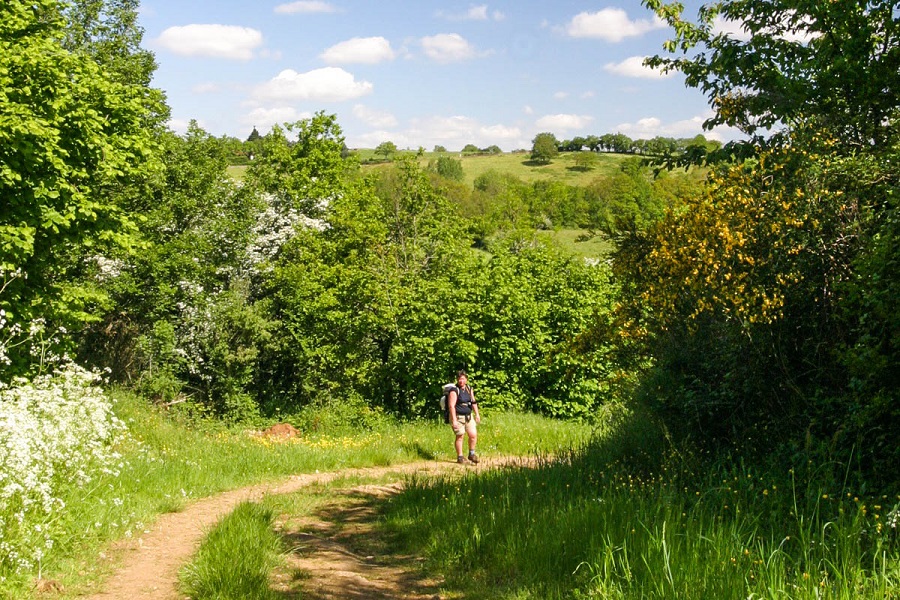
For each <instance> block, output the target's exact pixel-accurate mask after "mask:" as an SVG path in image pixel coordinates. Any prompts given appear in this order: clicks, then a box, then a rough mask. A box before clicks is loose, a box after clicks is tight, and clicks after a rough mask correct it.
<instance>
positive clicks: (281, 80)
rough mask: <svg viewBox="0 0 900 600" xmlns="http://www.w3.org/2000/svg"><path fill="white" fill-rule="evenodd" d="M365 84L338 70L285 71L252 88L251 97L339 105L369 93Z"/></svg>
mask: <svg viewBox="0 0 900 600" xmlns="http://www.w3.org/2000/svg"><path fill="white" fill-rule="evenodd" d="M373 87H374V86H373V85H372V84H371V83H369V82H368V81H356V79H355V78H354V77H353V75H352V74H351V73H348V72H347V71H345V70H343V69H341V68H338V67H325V68H322V69H314V70H312V71H308V72H306V73H298V72H297V71H294V70H293V69H285V70H284V71H282V72H281V73H279V74H278V75H277V76H276V77H275V78H274V79H271V80H269V81H267V82H266V83H264V84H262V85H260V86H259V87H257V89H256V93H255V96H256V97H257V98H260V99H263V100H279V101H291V100H315V101H320V102H339V101H341V100H349V99H351V98H359V97H360V96H365V95H366V94H369V93H371V92H372V89H373Z"/></svg>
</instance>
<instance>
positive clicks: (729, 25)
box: [712, 15, 750, 42]
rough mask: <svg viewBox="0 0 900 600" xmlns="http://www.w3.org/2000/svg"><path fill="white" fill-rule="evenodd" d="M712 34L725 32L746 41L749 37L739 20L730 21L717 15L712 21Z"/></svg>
mask: <svg viewBox="0 0 900 600" xmlns="http://www.w3.org/2000/svg"><path fill="white" fill-rule="evenodd" d="M712 33H713V35H719V34H723V33H724V34H725V35H727V36H729V37H732V38H734V39H736V40H742V41H745V42H746V41H747V40H749V39H750V32H749V31H747V30H746V29H744V24H743V23H741V22H740V21H731V20H729V19H726V18H724V17H723V16H721V15H719V16H717V17H716V18H715V20H714V21H713V27H712Z"/></svg>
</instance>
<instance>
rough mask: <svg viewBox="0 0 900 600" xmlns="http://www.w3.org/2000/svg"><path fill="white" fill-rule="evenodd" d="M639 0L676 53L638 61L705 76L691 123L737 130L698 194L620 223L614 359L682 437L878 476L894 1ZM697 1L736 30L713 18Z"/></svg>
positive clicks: (897, 410) (887, 477) (885, 411)
mask: <svg viewBox="0 0 900 600" xmlns="http://www.w3.org/2000/svg"><path fill="white" fill-rule="evenodd" d="M646 4H647V5H648V6H651V7H652V8H655V9H656V10H657V12H658V13H659V14H660V16H662V17H664V18H666V19H667V20H668V21H669V23H670V24H671V25H672V26H673V27H674V28H675V30H676V32H677V39H676V40H674V41H673V42H671V44H670V46H669V49H670V50H671V51H673V52H674V51H676V50H678V51H683V52H684V56H683V57H676V58H659V57H657V58H656V59H654V60H652V61H651V62H652V63H653V64H657V65H663V66H667V67H669V68H673V69H677V70H681V71H683V72H684V73H686V74H687V81H688V84H689V85H692V86H696V87H700V88H701V89H703V90H704V91H705V92H706V93H707V94H708V95H709V98H710V102H711V104H712V106H713V107H714V108H715V111H716V112H715V116H714V117H713V118H712V119H711V120H710V121H709V125H711V126H712V125H717V124H728V125H732V126H735V127H739V128H741V129H742V130H743V131H745V132H746V133H747V134H748V136H749V138H748V140H747V141H744V142H740V143H735V144H730V145H727V146H726V147H725V148H723V151H722V152H720V153H717V154H716V155H714V156H713V157H712V158H715V159H720V158H722V156H724V155H729V156H731V157H732V160H731V161H730V162H726V163H719V164H717V165H716V166H715V168H714V172H713V175H712V176H711V177H710V179H709V182H708V185H707V187H706V190H705V192H704V193H703V194H701V195H698V196H696V197H694V198H690V199H689V200H688V201H687V202H685V203H684V204H681V205H678V206H676V207H674V208H673V209H671V210H669V211H667V212H666V214H665V216H664V217H663V218H662V219H661V220H659V221H657V222H655V223H651V224H650V225H649V226H648V227H647V228H646V229H644V230H636V231H625V232H624V235H623V236H622V237H621V238H620V239H619V249H618V252H617V255H616V257H615V261H614V270H615V273H616V280H617V281H618V283H619V284H620V286H621V291H622V295H621V301H622V304H621V305H620V310H619V312H618V315H617V319H618V320H617V321H616V322H615V323H616V325H615V327H616V329H615V332H614V335H617V336H619V337H620V339H621V340H622V342H621V343H619V344H618V345H617V346H618V348H619V351H620V352H619V358H620V359H621V362H620V366H622V368H623V369H624V370H625V371H627V372H631V373H637V372H640V373H642V375H641V376H640V393H641V396H642V397H643V399H644V400H645V401H646V402H647V403H648V404H649V405H650V406H651V407H652V408H653V410H654V411H655V412H656V413H657V414H659V415H662V416H663V417H664V418H665V422H666V424H667V425H668V427H670V429H671V431H673V432H677V433H678V434H679V435H680V437H682V438H687V439H689V440H691V443H692V444H699V445H706V446H711V447H722V446H725V445H729V444H732V443H735V442H737V443H740V444H741V445H743V446H744V447H745V449H746V450H747V451H748V452H759V453H766V452H772V451H776V452H779V453H783V454H784V455H785V458H786V459H787V460H791V459H792V458H794V457H796V456H800V455H803V454H804V452H807V451H809V450H810V449H815V450H816V451H817V452H816V456H817V459H816V460H821V461H828V460H834V461H836V462H837V463H838V464H841V465H842V466H843V468H847V469H849V470H850V471H851V472H852V473H853V474H855V476H858V477H861V478H862V479H863V480H865V481H866V482H867V483H868V484H869V485H871V484H876V485H885V486H892V485H895V484H896V483H897V482H898V481H900V470H898V467H900V453H898V446H897V444H896V440H897V439H898V436H900V402H898V392H900V388H898V383H900V379H898V373H900V371H898V369H897V368H896V367H897V364H898V362H897V359H898V358H900V356H898V340H900V330H898V328H897V325H898V321H897V318H896V315H897V311H896V309H897V305H896V298H897V297H898V282H900V277H898V271H897V265H898V254H897V219H898V212H897V211H898V205H897V202H898V184H900V180H898V173H897V169H896V164H897V159H898V150H900V147H898V122H897V117H898V109H900V106H898V98H900V89H898V87H900V79H898V77H897V69H896V66H897V56H898V53H900V37H898V36H900V19H898V18H897V3H896V2H864V3H857V2H835V3H830V4H829V5H828V6H821V7H818V6H817V7H815V8H813V7H811V6H810V7H807V8H806V9H803V10H801V9H799V8H791V7H788V6H787V5H786V4H787V3H753V2H750V3H747V2H721V3H715V4H714V5H710V6H707V7H705V8H704V9H703V10H702V11H701V13H700V19H699V22H698V23H691V22H689V21H687V20H684V19H683V18H682V14H681V10H680V9H679V8H678V7H676V6H674V5H673V6H665V5H662V3H659V2H646ZM716 17H721V18H725V19H731V20H734V21H738V22H742V23H744V27H745V30H746V32H747V33H748V35H747V37H746V38H740V39H739V37H737V36H726V35H716V32H715V26H714V22H715V18H716ZM697 45H701V46H703V47H705V48H708V49H709V52H708V53H701V54H698V55H694V54H692V53H691V49H692V48H694V47H695V46H697ZM762 54H765V55H766V56H768V57H769V59H768V62H767V63H765V65H763V66H760V64H759V63H758V61H757V60H756V58H757V57H758V56H759V55H762ZM863 90H868V92H865V91H863ZM772 127H776V128H778V131H777V133H776V134H774V135H771V134H770V135H768V136H767V137H765V136H764V134H767V133H769V132H766V129H767V128H772ZM604 339H607V338H605V337H604Z"/></svg>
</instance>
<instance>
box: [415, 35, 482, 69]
mask: <svg viewBox="0 0 900 600" xmlns="http://www.w3.org/2000/svg"><path fill="white" fill-rule="evenodd" d="M421 43H422V49H423V50H424V51H425V56H427V57H428V58H430V59H432V60H435V61H437V62H441V63H449V62H455V61H460V60H466V59H468V58H472V57H473V56H475V49H474V48H473V47H472V45H471V44H469V42H467V41H466V39H465V38H464V37H462V36H461V35H459V34H458V33H440V34H438V35H434V36H430V37H423V38H422V40H421Z"/></svg>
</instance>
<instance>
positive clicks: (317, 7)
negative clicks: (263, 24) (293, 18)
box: [275, 0, 337, 15]
mask: <svg viewBox="0 0 900 600" xmlns="http://www.w3.org/2000/svg"><path fill="white" fill-rule="evenodd" d="M275 12H276V13H278V14H283V15H285V14H288V15H290V14H297V13H333V12H337V8H335V7H334V6H333V5H331V4H329V3H328V2H318V1H315V0H301V1H300V2H289V3H287V4H279V5H278V6H276V7H275Z"/></svg>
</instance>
